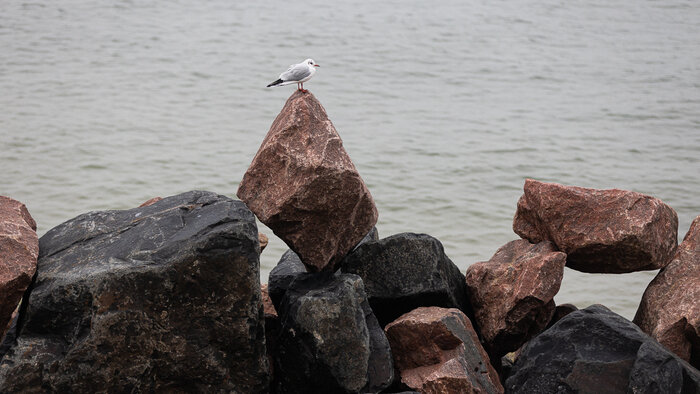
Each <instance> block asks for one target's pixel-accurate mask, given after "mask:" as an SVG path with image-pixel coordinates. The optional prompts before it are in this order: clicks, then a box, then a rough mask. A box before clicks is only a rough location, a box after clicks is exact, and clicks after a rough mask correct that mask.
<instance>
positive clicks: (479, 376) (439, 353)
mask: <svg viewBox="0 0 700 394" xmlns="http://www.w3.org/2000/svg"><path fill="white" fill-rule="evenodd" d="M384 330H385V331H386V335H387V338H388V339H389V344H390V345H391V352H392V355H393V357H394V367H395V368H396V370H397V371H398V374H400V377H401V382H402V383H403V384H405V385H406V386H408V387H409V388H411V389H412V390H417V391H420V392H421V393H475V392H478V393H502V392H503V387H502V386H501V383H500V381H499V379H498V374H497V373H496V371H495V370H494V369H493V367H492V366H491V363H490V362H489V356H488V355H487V354H486V352H485V351H484V348H483V347H481V344H480V343H479V338H478V337H477V335H476V332H474V329H473V328H472V325H471V322H470V321H469V319H468V318H467V316H466V315H465V314H464V313H462V312H461V311H460V310H459V309H457V308H440V307H421V308H417V309H414V310H413V311H411V312H408V313H406V314H404V315H402V316H401V317H399V318H398V319H396V320H395V321H393V322H391V323H389V324H388V325H387V326H386V328H385V329H384Z"/></svg>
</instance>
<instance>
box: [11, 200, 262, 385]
mask: <svg viewBox="0 0 700 394" xmlns="http://www.w3.org/2000/svg"><path fill="white" fill-rule="evenodd" d="M259 252H260V251H259V245H258V231H257V226H256V224H255V217H254V216H253V214H252V213H251V212H250V211H249V210H248V208H247V207H246V206H245V204H243V203H242V202H240V201H234V200H232V199H230V198H227V197H224V196H219V195H216V194H214V193H210V192H201V191H192V192H188V193H184V194H180V195H177V196H173V197H169V198H165V199H163V200H161V201H159V202H157V203H155V204H153V205H151V206H148V207H143V208H136V209H131V210H124V211H104V212H90V213H87V214H84V215H80V216H78V217H76V218H75V219H72V220H70V221H68V222H66V223H63V224H61V225H59V226H57V227H56V228H54V229H52V230H50V231H49V232H47V233H46V235H44V236H43V237H42V238H41V240H40V255H39V262H38V268H37V276H36V280H35V282H34V284H33V287H32V288H31V289H30V293H29V295H28V297H27V296H25V300H24V301H23V308H22V310H21V311H20V317H19V324H18V327H19V330H18V332H19V334H18V336H17V340H16V342H15V343H14V344H13V346H12V347H11V348H10V350H9V351H8V353H7V354H6V355H5V357H4V358H3V359H2V361H1V362H0V392H16V391H22V392H64V393H67V392H73V393H93V392H206V393H210V392H246V393H258V392H266V391H267V390H268V384H269V383H268V364H267V360H266V356H265V336H264V327H263V321H262V307H261V295H260V279H259V277H260V274H259V260H258V257H259Z"/></svg>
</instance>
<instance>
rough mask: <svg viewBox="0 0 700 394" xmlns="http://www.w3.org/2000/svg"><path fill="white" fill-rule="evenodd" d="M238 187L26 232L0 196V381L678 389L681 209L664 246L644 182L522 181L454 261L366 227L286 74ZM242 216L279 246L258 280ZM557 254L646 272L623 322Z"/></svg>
mask: <svg viewBox="0 0 700 394" xmlns="http://www.w3.org/2000/svg"><path fill="white" fill-rule="evenodd" d="M238 197H239V198H240V199H241V200H240V201H239V200H235V199H232V198H230V197H226V196H223V195H218V194H216V193H212V192H205V191H191V192H187V193H183V194H179V195H176V196H170V197H166V198H162V199H160V198H154V199H152V200H149V201H148V202H146V203H144V204H142V205H141V206H140V207H138V208H134V209H129V210H122V211H102V212H90V213H86V214H83V215H80V216H78V217H76V218H74V219H71V220H69V221H67V222H65V223H63V224H61V225H59V226H57V227H55V228H53V229H51V230H50V231H48V232H47V233H46V234H45V235H44V236H43V237H41V239H37V236H36V232H35V230H36V224H35V223H34V221H33V219H31V216H30V214H29V212H28V211H27V210H26V208H25V207H24V205H23V204H21V203H20V202H18V201H15V200H12V199H11V198H7V197H0V292H1V294H3V297H2V298H0V300H1V301H0V326H1V327H3V328H4V327H7V328H6V329H4V330H3V333H2V335H3V341H2V346H0V392H3V393H5V392H7V393H14V392H79V393H92V392H110V393H111V392H115V393H116V392H134V393H141V392H182V393H190V392H200V393H210V392H232V393H266V392H272V393H379V392H383V393H398V392H421V393H469V392H484V393H503V392H507V393H575V392H596V393H623V392H624V393H655V392H664V393H700V372H698V368H699V367H700V216H698V217H697V218H696V219H695V220H694V221H693V224H692V225H691V227H690V229H689V230H688V232H687V234H686V236H685V238H684V239H683V242H682V243H681V244H680V245H678V243H677V239H678V228H677V227H678V219H677V216H676V213H675V211H674V210H673V209H672V208H671V207H669V206H668V205H666V204H664V203H663V202H662V201H660V200H658V199H656V198H653V197H650V196H646V195H642V194H639V193H635V192H631V191H624V190H616V189H614V190H597V189H587V188H580V187H575V186H564V185H559V184H554V183H545V182H539V181H536V180H527V181H526V182H525V185H524V194H523V196H522V197H521V199H520V201H519V202H518V205H517V207H516V210H515V215H514V220H513V230H514V231H515V233H516V234H517V235H519V236H520V237H521V239H519V240H514V241H512V242H509V243H507V244H506V245H503V246H502V247H501V248H500V249H498V250H497V251H496V252H495V254H494V256H493V257H492V258H491V259H490V260H489V261H485V262H478V263H475V264H473V265H471V266H470V267H469V268H468V269H467V270H466V272H461V271H460V269H459V268H458V267H457V266H456V265H455V264H454V263H453V262H452V261H451V260H450V259H449V257H448V256H447V254H446V253H445V251H444V248H443V246H442V244H441V242H440V241H439V240H437V239H436V238H434V237H431V236H429V235H427V234H415V233H401V234H394V235H391V236H388V237H385V238H380V237H379V234H378V232H377V229H376V228H375V227H374V225H375V224H376V221H377V215H378V212H377V209H376V207H375V206H374V202H373V199H372V196H371V194H370V192H369V190H368V188H367V187H366V186H365V184H364V182H363V181H362V178H361V177H360V175H359V173H358V171H357V169H356V168H355V166H354V165H353V164H352V161H351V160H350V158H349V156H348V155H347V153H346V152H345V151H344V149H343V147H342V140H341V139H340V136H339V135H338V133H337V131H336V130H335V128H334V127H333V125H332V123H331V122H330V120H329V119H328V117H327V115H326V113H325V110H324V109H323V107H322V106H321V104H320V103H319V102H318V101H317V100H316V99H315V98H314V97H313V95H311V94H310V93H302V92H296V93H294V94H293V95H292V97H290V99H289V100H288V102H287V104H286V105H285V107H284V108H283V109H282V111H281V113H280V115H279V116H278V117H277V119H276V120H275V121H274V123H273V125H272V127H271V129H270V132H269V133H268V135H267V136H266V138H265V140H264V141H263V143H262V145H261V148H260V150H259V151H258V153H257V154H256V156H255V158H254V159H253V163H252V164H251V166H250V168H249V170H248V172H247V173H246V175H245V176H244V179H243V181H242V182H241V185H240V188H239V190H238ZM256 216H257V217H258V219H260V220H261V221H262V222H263V223H265V224H266V225H268V226H269V227H270V228H271V229H272V230H273V231H274V232H275V234H276V235H278V236H279V237H280V238H281V239H282V240H283V241H285V242H286V243H287V245H289V246H290V250H288V251H287V252H286V253H284V255H282V256H281V257H280V261H279V263H278V264H277V266H276V267H275V268H274V269H273V270H272V272H271V273H270V276H269V278H268V281H267V283H266V284H263V285H261V278H260V270H259V268H260V267H259V264H260V260H259V258H260V253H261V252H262V248H264V244H265V242H266V237H265V236H264V235H262V234H259V233H258V229H257V226H256V221H255V218H256ZM565 266H568V267H570V268H572V269H576V270H579V271H582V272H599V273H613V274H614V273H624V272H634V271H639V270H650V269H660V272H659V274H658V275H657V277H656V278H655V279H654V280H653V281H652V282H651V283H650V284H649V287H648V288H647V290H646V292H645V293H644V296H643V297H642V299H641V300H640V306H639V309H638V311H637V314H636V316H635V318H634V322H632V321H629V320H627V319H624V318H623V317H621V316H619V315H617V314H615V313H613V312H611V311H610V310H608V309H607V308H605V307H604V306H602V305H593V306H590V307H587V308H585V309H581V310H577V309H576V307H573V306H571V305H559V306H557V305H555V303H554V300H553V299H554V296H555V295H556V294H557V292H558V291H559V288H560V286H561V280H562V277H563V270H564V267H565ZM263 281H264V280H263ZM20 301H21V302H20Z"/></svg>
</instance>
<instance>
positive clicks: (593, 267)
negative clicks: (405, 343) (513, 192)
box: [513, 179, 678, 273]
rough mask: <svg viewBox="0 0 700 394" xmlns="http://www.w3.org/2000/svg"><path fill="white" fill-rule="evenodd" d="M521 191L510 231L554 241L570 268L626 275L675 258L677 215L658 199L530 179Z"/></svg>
mask: <svg viewBox="0 0 700 394" xmlns="http://www.w3.org/2000/svg"><path fill="white" fill-rule="evenodd" d="M524 189H525V193H524V194H523V195H522V197H520V200H519V201H518V209H517V212H516V213H515V218H514V219H513V230H514V231H515V233H516V234H518V235H519V236H520V237H522V238H524V239H527V240H529V241H530V242H533V243H538V242H541V241H551V242H553V243H554V244H555V245H556V246H557V248H558V249H559V250H561V251H562V252H564V253H566V254H567V263H566V265H567V267H569V268H573V269H575V270H578V271H582V272H598V273H625V272H634V271H641V270H653V269H658V268H662V267H664V266H666V264H668V263H669V262H670V261H671V258H672V257H673V254H674V252H675V250H676V246H677V243H678V240H677V236H678V216H677V215H676V212H675V211H674V210H673V209H672V208H671V207H669V206H668V205H666V204H664V203H663V202H662V201H661V200H659V199H657V198H654V197H650V196H646V195H644V194H640V193H636V192H631V191H626V190H618V189H611V190H598V189H587V188H583V187H576V186H564V185H559V184H556V183H546V182H539V181H535V180H532V179H528V180H526V181H525V188H524Z"/></svg>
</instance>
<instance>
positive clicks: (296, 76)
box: [280, 63, 311, 82]
mask: <svg viewBox="0 0 700 394" xmlns="http://www.w3.org/2000/svg"><path fill="white" fill-rule="evenodd" d="M309 74H311V70H309V66H307V65H306V63H299V64H292V65H291V66H289V69H287V71H285V72H283V73H282V74H280V79H281V80H283V81H285V82H287V81H301V80H302V79H304V78H306V77H308V76H309Z"/></svg>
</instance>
